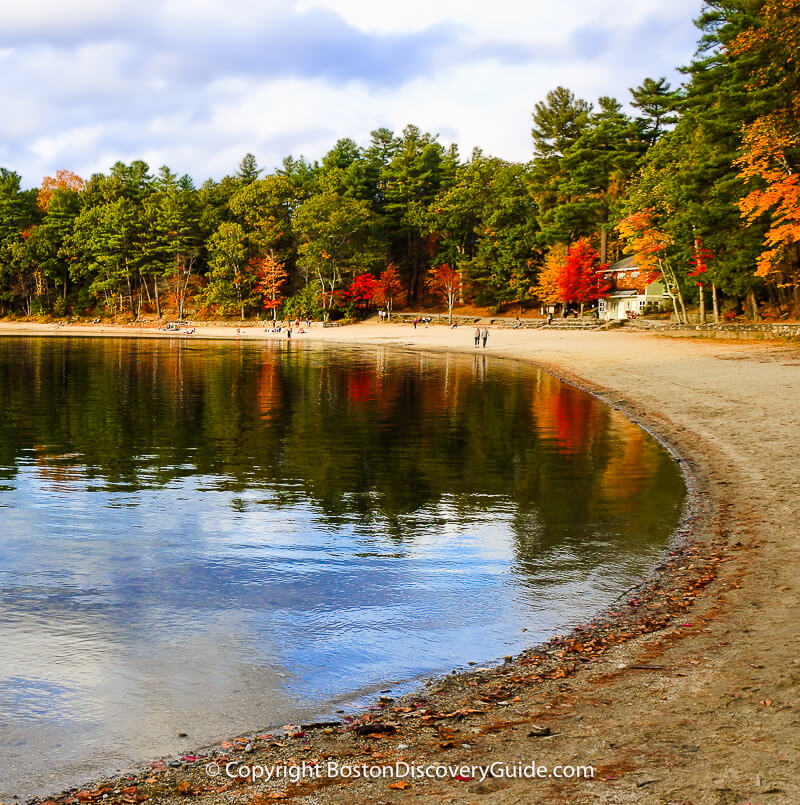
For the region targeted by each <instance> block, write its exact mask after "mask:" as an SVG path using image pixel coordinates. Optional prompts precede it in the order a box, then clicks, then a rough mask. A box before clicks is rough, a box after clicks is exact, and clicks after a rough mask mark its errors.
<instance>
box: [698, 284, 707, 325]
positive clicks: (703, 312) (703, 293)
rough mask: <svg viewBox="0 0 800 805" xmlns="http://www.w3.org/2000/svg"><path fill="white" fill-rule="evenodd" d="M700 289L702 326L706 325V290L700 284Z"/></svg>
mask: <svg viewBox="0 0 800 805" xmlns="http://www.w3.org/2000/svg"><path fill="white" fill-rule="evenodd" d="M698 288H699V289H700V324H705V323H706V290H705V288H704V287H703V283H702V282H701V283H699V285H698Z"/></svg>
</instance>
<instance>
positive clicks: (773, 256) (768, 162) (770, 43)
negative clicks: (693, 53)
mask: <svg viewBox="0 0 800 805" xmlns="http://www.w3.org/2000/svg"><path fill="white" fill-rule="evenodd" d="M730 52H731V54H732V55H733V56H735V57H736V56H740V57H744V58H746V59H747V61H748V62H749V64H750V85H749V86H748V89H749V90H751V91H753V92H756V93H760V94H761V95H764V94H766V95H768V96H769V98H770V112H769V113H765V114H762V115H760V116H759V117H757V118H756V119H755V120H754V121H753V122H752V123H749V124H748V125H746V126H745V127H744V131H743V137H742V151H741V155H740V156H739V158H738V159H737V160H736V162H735V164H736V166H737V167H738V168H739V176H740V177H741V178H742V179H744V180H745V181H746V182H748V184H749V187H750V188H751V190H750V192H749V193H748V194H747V195H746V196H745V197H744V198H743V199H741V201H740V202H739V209H740V211H741V214H742V217H743V218H744V219H745V220H747V221H749V222H755V221H757V220H766V222H767V231H766V233H765V235H764V250H763V251H762V252H761V254H760V256H759V259H758V264H757V266H756V272H755V273H756V276H759V277H764V278H765V279H767V280H769V281H772V282H775V283H776V284H778V285H781V286H783V287H791V289H792V298H793V306H794V314H795V316H796V317H798V318H800V175H799V173H798V166H800V133H798V132H799V130H800V63H798V53H800V0H763V2H762V3H761V5H760V8H759V11H758V24H757V25H754V26H752V27H750V28H747V29H745V30H744V31H742V32H741V33H740V34H739V35H738V36H737V37H736V38H735V39H734V40H733V42H732V43H731V47H730Z"/></svg>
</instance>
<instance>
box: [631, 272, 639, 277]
mask: <svg viewBox="0 0 800 805" xmlns="http://www.w3.org/2000/svg"><path fill="white" fill-rule="evenodd" d="M631 276H632V277H638V276H639V272H638V271H631Z"/></svg>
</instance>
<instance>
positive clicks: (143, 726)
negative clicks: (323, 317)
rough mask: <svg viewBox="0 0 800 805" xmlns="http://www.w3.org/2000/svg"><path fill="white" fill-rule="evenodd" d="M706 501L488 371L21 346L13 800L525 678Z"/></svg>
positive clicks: (552, 383) (11, 607)
mask: <svg viewBox="0 0 800 805" xmlns="http://www.w3.org/2000/svg"><path fill="white" fill-rule="evenodd" d="M684 494H685V489H684V484H683V479H682V477H681V474H680V472H679V470H678V467H677V465H676V464H675V463H674V462H673V461H672V459H671V458H670V457H669V455H668V454H667V453H666V451H665V450H664V449H663V448H662V447H661V446H660V445H659V444H658V443H657V442H656V441H655V440H654V439H653V438H651V437H650V436H649V435H648V434H647V433H645V432H644V431H643V430H641V429H640V428H638V427H637V426H635V425H633V424H632V423H631V422H629V421H628V420H627V419H625V417H624V416H623V415H622V414H621V413H620V412H618V411H615V410H613V409H611V408H610V407H608V406H606V405H605V404H603V403H601V402H600V401H598V400H597V399H595V398H593V397H591V396H590V395H588V394H586V393H584V392H582V391H580V390H577V389H574V388H572V387H570V386H567V385H564V384H562V383H561V382H559V381H558V380H556V379H555V378H553V377H552V376H550V375H548V374H546V373H545V372H542V371H539V370H537V369H536V368H533V367H531V366H527V365H523V364H518V363H515V362H511V361H502V360H499V359H492V358H491V357H487V356H486V355H474V356H473V355H458V354H426V353H418V352H411V351H408V352H407V351H403V350H401V349H398V348H396V347H393V348H389V347H381V348H367V347H364V348H356V347H341V346H336V347H330V346H313V345H308V344H291V345H286V344H276V343H265V344H258V343H253V342H248V343H242V344H234V343H230V342H226V343H222V342H203V341H190V340H179V339H175V340H165V341H158V340H149V339H141V340H135V339H130V340H128V339H120V340H111V339H108V340H99V339H75V338H50V339H48V338H19V337H7V338H0V798H2V797H3V796H5V797H9V796H10V795H12V794H15V793H16V794H19V795H21V796H25V795H28V794H30V793H34V792H35V793H39V794H42V793H48V792H52V791H53V790H55V789H60V788H62V787H64V786H65V785H67V784H72V783H79V782H82V781H85V779H88V778H89V777H91V776H93V775H95V774H98V773H101V772H103V773H105V772H109V771H113V770H115V769H117V768H126V767H129V766H130V765H131V764H133V763H135V762H139V761H143V760H148V759H152V758H153V757H156V756H160V755H163V754H166V753H176V752H180V751H185V750H188V749H189V748H192V747H197V746H201V745H203V744H204V743H208V742H211V741H214V740H218V739H220V738H223V737H227V736H229V735H232V734H237V733H240V732H244V731H247V730H251V729H258V728H267V727H269V726H276V725H281V724H285V723H289V722H294V723H296V722H297V721H299V720H300V719H302V718H308V717H311V716H312V715H322V714H330V713H332V712H334V711H335V710H336V709H347V708H352V707H353V706H355V704H356V703H359V702H361V701H363V700H364V698H365V697H369V696H371V695H374V694H375V693H376V692H377V691H378V690H380V689H384V688H387V687H391V688H393V689H394V690H403V689H407V688H408V687H409V686H411V685H413V684H414V683H415V682H416V681H417V680H419V679H420V678H421V677H423V676H425V675H429V674H436V673H441V672H446V671H448V670H449V669H451V668H453V667H456V666H461V665H464V664H465V663H467V662H468V661H479V662H490V661H492V660H495V659H497V658H500V657H502V656H504V655H507V654H512V653H515V652H518V651H520V650H521V649H523V648H524V647H526V646H529V645H531V644H533V643H535V642H537V641H540V640H542V639H546V638H547V637H549V636H551V635H552V634H554V633H557V632H561V631H563V630H565V629H567V628H568V627H569V626H572V625H575V624H577V623H580V622H583V621H585V620H587V619H589V618H591V617H592V615H593V614H594V613H596V612H597V611H598V610H600V609H601V608H603V607H604V606H606V605H608V604H609V603H610V602H611V601H613V600H614V599H615V598H616V597H617V596H618V595H619V594H620V593H621V592H622V591H623V590H625V589H626V588H627V587H629V586H630V585H631V584H632V583H634V582H635V580H636V579H637V577H639V576H640V575H641V574H642V573H644V572H646V571H647V569H648V568H649V567H650V566H651V565H652V564H653V562H654V561H655V560H656V558H657V556H658V555H659V553H660V552H661V551H662V550H663V549H664V547H665V545H666V543H667V541H668V539H669V537H670V534H671V533H672V532H673V531H674V529H675V527H676V526H677V524H678V521H679V518H680V514H681V510H682V505H683V500H684ZM523 629H525V630H527V631H524V632H523ZM182 732H185V733H188V735H189V737H188V738H186V739H181V738H178V737H177V736H178V733H182Z"/></svg>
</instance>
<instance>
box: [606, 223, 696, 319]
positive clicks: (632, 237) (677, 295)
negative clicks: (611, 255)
mask: <svg viewBox="0 0 800 805" xmlns="http://www.w3.org/2000/svg"><path fill="white" fill-rule="evenodd" d="M654 218H655V211H654V210H652V209H645V210H639V211H638V212H634V213H632V214H631V215H629V216H628V217H627V218H623V219H622V221H620V222H619V224H618V225H617V229H618V230H619V233H620V236H621V237H622V239H623V241H625V243H626V244H627V246H628V248H629V249H630V250H631V251H632V252H633V253H634V255H635V256H636V262H637V263H638V264H639V268H640V269H641V270H643V271H649V272H651V273H653V274H657V275H659V276H660V277H661V279H662V281H663V282H664V287H665V288H666V290H667V293H668V294H669V297H670V299H672V307H673V309H674V311H675V318H676V319H677V320H678V321H679V322H681V323H683V324H688V323H689V318H688V316H687V315H686V304H685V303H684V300H683V293H682V292H681V286H680V283H679V282H678V277H677V275H676V273H675V270H674V269H673V268H672V264H671V263H670V261H669V258H668V257H667V247H668V246H670V245H671V244H672V238H671V237H670V236H669V235H668V234H667V233H666V232H664V231H663V230H661V229H659V228H658V227H657V226H656V223H655V221H654ZM679 305H680V308H679Z"/></svg>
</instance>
